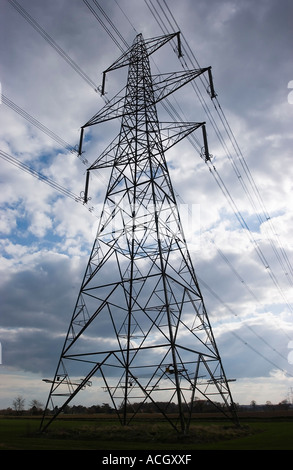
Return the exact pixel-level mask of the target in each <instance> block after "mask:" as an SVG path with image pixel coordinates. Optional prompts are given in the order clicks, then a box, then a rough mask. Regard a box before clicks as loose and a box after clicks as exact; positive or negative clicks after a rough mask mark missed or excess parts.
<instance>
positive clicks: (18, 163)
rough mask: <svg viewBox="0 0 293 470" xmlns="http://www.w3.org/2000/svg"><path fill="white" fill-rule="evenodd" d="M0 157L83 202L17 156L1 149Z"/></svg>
mask: <svg viewBox="0 0 293 470" xmlns="http://www.w3.org/2000/svg"><path fill="white" fill-rule="evenodd" d="M0 157H1V158H3V159H4V160H6V161H7V162H9V163H11V164H12V165H14V166H16V167H17V168H20V169H21V170H23V171H25V172H26V173H29V174H30V175H32V176H34V177H35V178H37V179H38V180H40V181H42V182H43V183H46V184H48V185H49V186H51V187H52V188H53V189H55V190H56V191H59V192H60V193H61V194H63V196H66V197H69V198H71V199H73V200H74V201H75V202H79V203H82V199H81V198H80V196H78V195H76V194H74V193H73V192H72V191H70V190H69V189H66V188H64V187H63V186H61V185H60V184H59V183H56V181H54V180H52V179H51V178H49V177H48V176H45V175H43V174H42V173H40V172H38V171H36V170H34V169H33V168H31V167H30V166H28V165H27V164H26V163H23V162H21V161H19V160H18V159H16V158H15V157H12V156H11V155H9V154H8V153H6V152H4V151H3V150H0Z"/></svg>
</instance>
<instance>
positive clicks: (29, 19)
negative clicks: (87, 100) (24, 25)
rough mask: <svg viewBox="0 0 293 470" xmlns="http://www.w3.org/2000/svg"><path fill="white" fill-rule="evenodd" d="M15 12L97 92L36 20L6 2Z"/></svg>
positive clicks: (85, 75)
mask: <svg viewBox="0 0 293 470" xmlns="http://www.w3.org/2000/svg"><path fill="white" fill-rule="evenodd" d="M7 1H8V2H9V3H10V4H11V5H12V6H13V7H14V8H15V9H16V10H17V11H18V13H20V14H21V16H22V17H23V18H24V19H25V20H26V21H27V22H28V23H29V24H30V25H31V26H32V27H33V28H34V29H35V30H36V31H37V32H38V33H39V34H40V35H41V36H42V37H43V39H45V41H47V43H48V44H50V46H52V47H53V48H54V49H55V51H56V52H57V53H58V54H59V55H60V56H61V57H62V59H64V60H65V61H66V62H67V63H68V64H69V65H70V66H71V67H72V68H73V70H75V72H77V73H78V74H79V75H80V77H81V78H82V79H83V80H84V81H85V82H86V83H87V84H88V85H90V86H91V87H92V88H93V89H94V91H97V90H98V87H97V85H96V84H95V83H94V82H93V80H92V79H91V78H90V77H89V76H88V75H87V74H86V73H85V72H84V71H83V70H82V69H81V68H80V67H79V66H78V65H77V64H76V62H75V61H74V60H73V59H72V58H71V57H69V55H68V54H67V53H66V52H65V51H64V50H63V49H62V47H60V46H59V45H58V44H57V43H56V42H55V41H54V39H52V37H51V36H50V35H49V34H48V33H47V32H46V31H45V30H44V29H43V28H42V27H41V26H40V25H39V24H38V23H37V21H36V20H34V19H33V18H32V16H31V15H30V14H29V13H28V12H27V11H26V10H25V9H24V8H23V7H22V6H21V5H20V4H19V3H18V2H17V1H16V0H7Z"/></svg>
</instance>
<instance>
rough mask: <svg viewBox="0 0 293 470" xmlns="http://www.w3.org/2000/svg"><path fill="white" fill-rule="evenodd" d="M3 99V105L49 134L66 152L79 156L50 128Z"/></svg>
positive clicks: (73, 148) (11, 102)
mask: <svg viewBox="0 0 293 470" xmlns="http://www.w3.org/2000/svg"><path fill="white" fill-rule="evenodd" d="M1 98H2V103H3V104H5V105H6V106H8V107H9V108H11V109H12V110H13V111H15V112H16V113H17V114H19V115H20V116H22V117H23V118H24V119H26V120H27V121H28V122H29V123H30V124H33V125H34V126H35V127H37V128H38V129H40V130H41V131H42V132H44V133H45V134H47V135H48V136H49V137H51V139H53V140H54V141H55V142H57V144H59V145H60V146H61V147H64V148H65V149H66V150H69V151H70V152H72V153H76V154H77V149H76V148H75V147H72V145H70V144H69V143H68V142H66V141H65V140H64V139H62V138H61V137H59V136H58V135H57V134H55V132H52V131H51V130H50V129H48V127H46V126H44V124H42V123H41V122H40V121H38V119H36V118H34V117H33V116H31V115H30V114H28V113H27V112H26V111H24V110H23V109H22V108H20V107H19V106H17V104H15V103H14V102H13V101H11V100H10V99H9V98H7V96H5V95H3V94H1Z"/></svg>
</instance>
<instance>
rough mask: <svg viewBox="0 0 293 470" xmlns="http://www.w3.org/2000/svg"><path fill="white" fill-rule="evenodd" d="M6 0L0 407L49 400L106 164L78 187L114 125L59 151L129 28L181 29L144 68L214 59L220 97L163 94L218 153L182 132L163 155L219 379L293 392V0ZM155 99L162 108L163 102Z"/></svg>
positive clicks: (0, 22) (91, 104) (267, 391)
mask: <svg viewBox="0 0 293 470" xmlns="http://www.w3.org/2000/svg"><path fill="white" fill-rule="evenodd" d="M0 1H1V15H0V35H1V39H0V49H1V63H0V81H1V91H2V104H1V105H0V150H1V154H0V155H1V172H0V182H1V192H0V211H1V219H0V236H1V238H0V244H1V245H0V246H1V264H0V270H1V275H0V298H1V304H0V305H1V316H0V343H1V346H2V364H1V365H0V408H5V407H8V406H11V404H12V400H13V399H14V398H15V397H16V396H17V395H22V396H23V397H24V398H25V399H26V404H27V405H28V404H29V402H30V400H32V399H38V400H39V401H41V402H43V403H45V401H46V398H47V393H48V385H47V384H45V383H44V382H42V380H41V379H42V378H43V377H52V375H53V374H54V371H55V368H56V363H57V360H58V358H59V354H60V351H61V347H62V344H63V337H64V334H65V333H66V331H67V328H68V325H69V321H70V318H71V315H72V310H73V308H74V304H75V301H76V298H77V295H78V291H79V287H80V283H81V279H82V275H83V273H84V270H85V267H86V263H87V260H88V257H89V253H90V249H91V246H92V243H93V240H94V234H95V228H96V225H97V217H98V214H99V207H100V204H101V202H102V200H103V197H104V193H105V189H106V183H107V174H106V173H102V172H101V173H98V174H96V175H93V177H92V183H91V188H93V189H92V191H93V194H92V195H91V196H92V200H91V205H92V206H91V207H94V208H95V209H94V211H89V210H88V207H86V206H83V205H82V204H80V202H78V201H76V200H75V199H74V197H75V196H76V197H78V196H79V195H80V193H81V191H83V189H84V181H85V170H86V165H87V161H88V162H89V163H91V162H93V161H94V160H95V158H97V156H98V155H99V153H101V151H102V150H104V148H105V147H106V146H107V145H108V143H109V142H110V139H111V138H112V137H113V133H114V135H115V132H116V131H117V126H116V127H115V124H114V123H113V124H112V123H111V124H109V123H108V125H107V126H106V125H105V124H103V125H102V126H101V128H99V129H98V128H95V129H92V132H91V140H90V143H91V145H87V148H86V153H85V154H83V158H84V159H86V160H87V161H82V160H81V159H79V158H78V157H77V156H76V153H74V152H70V150H68V147H72V148H74V147H75V146H76V145H77V143H78V141H79V132H80V127H81V126H82V125H83V124H85V122H87V121H88V119H89V118H90V117H92V115H93V114H95V113H96V112H97V111H98V110H99V109H100V108H101V107H102V106H103V105H104V101H103V99H102V98H101V97H100V94H99V93H97V92H96V91H95V88H98V87H99V86H100V85H101V81H102V72H103V70H105V69H106V68H107V67H109V66H110V65H111V64H112V63H113V62H114V60H116V59H117V58H118V57H119V56H120V55H121V52H122V51H123V50H124V49H125V47H126V45H127V44H129V45H130V44H131V43H132V41H133V39H134V37H135V36H136V34H138V33H143V35H144V37H145V38H150V37H155V36H160V35H163V34H166V33H171V32H174V31H177V30H178V29H180V31H181V33H182V46H183V48H184V51H183V52H184V56H183V59H182V60H181V63H180V61H179V60H178V58H177V57H176V55H175V53H174V51H173V50H172V47H170V45H169V44H168V45H166V46H165V47H164V52H162V51H160V53H158V55H156V54H154V55H153V56H152V61H151V66H152V69H153V70H154V73H158V72H162V73H163V72H167V71H173V70H174V71H175V70H182V66H183V67H184V68H186V67H188V68H196V67H198V64H199V65H200V66H201V67H206V66H212V73H213V79H214V86H215V90H216V92H217V98H216V99H214V100H213V101H212V100H211V99H210V96H209V94H208V93H207V90H206V88H207V84H206V83H205V82H204V81H203V82H201V81H198V82H197V86H196V87H193V86H192V85H191V84H190V85H188V86H186V87H184V88H183V89H182V90H181V91H179V92H178V94H176V95H175V94H174V96H172V97H170V103H171V104H172V105H173V107H174V108H173V109H175V110H176V111H177V112H178V115H179V116H180V118H181V119H182V120H185V121H198V122H202V121H206V122H207V132H208V139H209V150H210V154H211V155H212V156H213V158H212V165H210V167H209V166H208V165H206V163H205V162H204V161H203V159H201V157H200V155H199V152H198V151H197V148H196V147H198V144H196V145H195V143H194V141H191V142H190V141H188V140H185V141H182V142H181V143H179V144H177V146H175V147H174V148H172V149H171V150H170V151H169V152H167V154H166V158H167V160H168V162H169V168H170V173H171V178H172V181H173V184H174V188H175V191H176V193H177V194H178V202H179V204H180V205H181V207H182V211H183V210H185V208H186V207H188V208H189V209H192V208H194V207H195V208H196V210H195V213H196V214H197V216H196V217H197V221H198V223H197V227H196V228H197V229H198V228H199V229H200V235H198V233H196V234H192V233H188V236H189V239H190V242H191V256H192V259H193V262H194V266H195V270H196V273H197V275H198V279H199V282H200V284H201V287H202V292H203V294H204V298H205V302H206V307H207V310H208V313H209V317H210V320H211V323H212V326H213V329H214V334H215V337H216V341H217V344H218V347H219V350H220V353H221V356H222V360H223V364H224V367H225V370H226V373H227V375H228V377H231V378H236V379H237V381H236V382H233V384H232V394H233V397H234V400H235V401H236V402H239V403H242V404H247V403H250V402H251V401H252V400H255V401H256V402H257V403H264V402H266V401H271V402H273V403H278V402H280V401H281V400H283V399H286V398H288V392H289V391H290V389H291V387H293V358H292V356H293V353H292V351H293V307H292V300H293V289H292V286H293V271H292V263H293V256H292V255H293V245H292V235H291V234H292V230H293V210H292V207H293V204H292V202H293V196H292V187H293V183H292V181H293V166H292V164H291V161H290V158H292V138H293V132H292V117H293V104H292V101H293V100H292V99H290V97H289V93H290V84H289V82H290V81H291V80H293V65H292V63H293V62H292V39H293V38H292V36H293V35H292V21H291V18H292V14H293V5H292V2H291V0H258V1H257V2H256V1H255V0H253V1H252V0H227V1H225V0H181V1H180V2H178V1H177V0H166V1H164V0H107V1H106V0H99V3H98V2H94V1H93V0H88V2H87V3H88V5H86V3H85V2H83V1H82V0H52V1H50V2H47V1H45V0H19V2H18V3H17V2H16V1H14V0H0ZM98 5H100V6H101V7H102V9H103V11H104V13H105V14H102V12H101V10H99V8H98ZM88 6H91V8H93V10H94V12H95V15H94V14H93V12H92V11H90V9H89V7H88ZM21 7H22V9H21ZM28 15H29V16H28ZM125 80H126V73H125V71H121V72H115V73H114V72H113V73H112V74H111V77H110V76H109V77H108V78H107V83H106V86H107V93H108V95H107V96H108V97H110V98H111V96H113V95H114V93H116V91H117V90H119V89H121V88H123V86H124V85H125ZM291 84H292V83H291ZM288 85H289V87H288ZM158 111H159V117H161V116H162V118H163V120H164V117H165V116H164V113H165V110H164V108H162V107H160V108H159V109H158ZM160 113H161V114H160ZM165 120H166V119H165ZM167 120H170V119H167ZM197 138H198V141H200V139H201V136H200V134H199V135H198V136H197ZM66 147H67V148H66ZM15 159H16V160H15ZM8 160H9V161H8ZM19 162H21V164H23V165H27V166H28V167H29V168H31V169H33V170H34V171H36V172H38V173H41V174H42V175H44V176H45V177H46V178H49V180H47V183H48V182H49V184H46V183H45V182H44V181H43V180H40V179H37V178H36V177H34V176H33V175H32V174H31V173H30V171H25V169H26V170H27V167H25V166H22V167H21V166H20V164H19ZM50 182H51V183H50ZM53 183H54V184H55V186H54V187H53ZM189 228H190V227H186V231H188V230H189ZM290 351H291V355H290ZM80 401H81V402H83V403H89V404H92V403H103V402H105V401H107V397H106V396H105V394H103V393H102V392H100V391H97V390H90V391H89V393H88V394H87V395H85V394H83V395H82V397H80Z"/></svg>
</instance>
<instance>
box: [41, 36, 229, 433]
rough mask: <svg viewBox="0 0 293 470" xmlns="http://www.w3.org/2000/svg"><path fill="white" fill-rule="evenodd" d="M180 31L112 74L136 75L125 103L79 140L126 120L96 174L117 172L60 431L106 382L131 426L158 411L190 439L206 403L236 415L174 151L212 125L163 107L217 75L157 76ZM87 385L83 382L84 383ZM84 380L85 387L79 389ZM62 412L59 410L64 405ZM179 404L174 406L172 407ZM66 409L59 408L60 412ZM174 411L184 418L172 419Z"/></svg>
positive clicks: (67, 378)
mask: <svg viewBox="0 0 293 470" xmlns="http://www.w3.org/2000/svg"><path fill="white" fill-rule="evenodd" d="M176 39H178V52H179V55H180V36H179V33H176V34H170V35H167V36H162V37H158V38H152V39H148V40H144V39H143V37H142V35H141V34H139V35H138V36H137V37H136V38H135V40H134V42H133V45H132V46H131V47H130V48H129V49H128V50H127V51H126V52H125V53H124V54H123V55H122V56H121V57H120V58H119V59H118V60H117V61H116V62H114V64H112V65H111V66H110V67H109V68H108V69H107V70H106V71H105V72H104V75H103V84H102V89H101V91H102V94H104V92H105V77H106V73H108V72H110V71H111V70H115V69H118V68H120V67H124V66H128V78H127V85H126V89H125V95H124V96H123V97H121V95H120V93H119V94H118V95H116V96H115V97H114V98H113V99H111V100H110V101H108V102H107V103H106V104H105V106H104V107H103V108H102V110H101V111H99V112H98V113H97V114H95V115H94V116H93V117H92V118H91V119H90V120H89V121H88V122H87V123H86V124H85V125H84V126H83V127H82V130H81V140H80V147H79V151H80V153H81V152H82V142H83V134H84V130H85V129H86V128H87V127H89V126H93V125H95V124H98V123H101V122H104V121H108V120H111V119H114V118H121V128H120V132H119V135H118V136H117V138H116V139H114V140H113V141H112V142H111V144H110V145H109V146H108V148H107V149H106V150H105V151H104V152H103V153H102V154H101V155H100V156H99V157H98V158H97V160H96V161H95V162H94V163H93V164H92V165H91V166H90V167H89V168H88V171H87V178H86V188H85V195H84V200H85V203H86V202H87V201H88V192H89V174H90V172H91V171H94V170H96V169H100V168H107V167H108V168H111V175H110V179H109V183H108V187H107V191H106V196H105V199H104V205H103V210H102V213H101V216H100V220H99V226H98V230H97V235H96V238H95V241H94V244H93V248H92V251H91V254H90V257H89V261H88V264H87V267H86V270H85V274H84V277H83V280H82V284H81V288H80V292H79V294H78V298H77V302H76V305H75V308H74V311H73V315H72V319H71V321H70V325H69V329H68V333H67V336H66V339H65V342H64V346H63V349H62V352H61V355H60V359H59V362H58V365H57V370H56V373H55V376H54V378H53V380H52V381H50V382H51V390H50V393H49V397H48V401H47V405H46V410H45V413H44V417H45V416H46V412H47V410H48V409H49V407H50V405H51V404H52V407H53V409H54V410H55V414H54V415H53V416H51V418H50V420H49V421H47V422H45V421H44V417H43V421H42V424H41V427H43V429H44V428H46V427H47V426H48V425H49V424H50V422H51V421H52V420H53V419H54V418H55V417H56V416H57V415H58V414H59V413H60V412H61V411H62V410H64V408H65V407H66V405H67V404H69V403H70V401H71V400H72V399H73V398H74V397H75V396H76V395H77V393H79V392H80V390H82V389H84V388H86V387H87V386H89V385H91V382H92V380H93V378H94V376H95V377H99V383H102V387H103V389H104V390H105V391H106V392H107V394H108V396H109V397H110V401H111V406H112V407H113V408H114V409H115V410H116V412H117V414H118V417H119V419H120V422H121V424H128V423H129V422H131V421H132V419H133V418H134V417H135V416H136V415H137V413H139V412H140V411H143V408H144V404H145V403H147V402H152V403H153V404H154V406H156V408H157V410H158V412H160V413H162V415H163V416H164V417H165V418H166V420H168V421H169V423H170V424H171V425H172V426H173V427H174V428H175V429H176V430H178V431H180V432H186V431H187V430H188V426H189V423H190V419H191V415H192V411H193V408H194V403H195V401H196V400H197V399H202V400H205V401H207V402H212V403H213V404H214V405H215V406H216V407H217V408H218V409H220V410H221V411H222V412H223V413H225V414H226V416H228V417H230V418H232V419H234V418H235V412H234V406H233V401H232V396H231V392H230V389H229V384H228V380H227V378H226V376H225V373H224V369H223V366H222V362H221V358H220V354H219V351H218V349H217V346H216V342H215V338H214V335H213V332H212V328H211V325H210V322H209V319H208V315H207V312H206V309H205V305H204V301H203V298H202V294H201V292H200V288H199V285H198V282H197V279H196V275H195V272H194V269H193V266H192V263H191V258H190V254H189V251H188V248H187V244H186V240H185V237H184V233H183V228H182V224H181V220H180V214H179V210H178V206H177V203H176V198H175V195H174V191H173V188H172V184H171V180H170V175H169V171H168V167H167V163H166V159H165V155H164V152H165V151H166V150H167V149H169V148H170V147H172V146H173V145H174V144H176V143H177V142H178V141H180V140H181V139H183V138H184V137H186V136H187V135H188V134H190V133H191V132H193V131H195V130H196V129H198V128H201V130H202V133H203V134H202V136H203V144H204V145H203V149H204V150H203V153H204V156H205V158H206V159H209V154H208V147H207V138H206V131H205V124H204V123H197V122H188V123H187V122H175V123H174V122H172V123H171V122H163V123H162V122H161V123H160V122H159V120H158V116H157V108H156V105H157V103H158V102H159V101H160V100H162V99H163V98H165V97H166V96H168V95H170V94H171V93H173V92H174V91H175V90H177V89H178V88H180V87H182V86H183V85H185V84H186V83H188V82H189V81H191V80H194V79H195V78H196V77H198V76H200V75H201V74H203V73H205V72H208V74H209V77H210V78H211V73H210V67H208V68H204V69H196V70H190V71H188V72H186V71H184V72H174V73H168V74H160V75H152V74H151V70H150V63H149V56H150V55H151V54H152V53H154V52H155V51H156V50H157V49H159V48H160V47H161V46H163V45H164V44H165V43H167V42H168V41H170V40H173V41H174V40H176ZM79 377H82V378H81V379H79ZM77 378H78V379H77ZM58 400H59V401H60V404H58V405H57V404H56V403H57V401H58ZM174 404H175V405H176V406H175V408H174ZM57 406H58V407H57ZM174 410H175V414H174V413H173V414H171V413H170V412H171V411H174Z"/></svg>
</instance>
